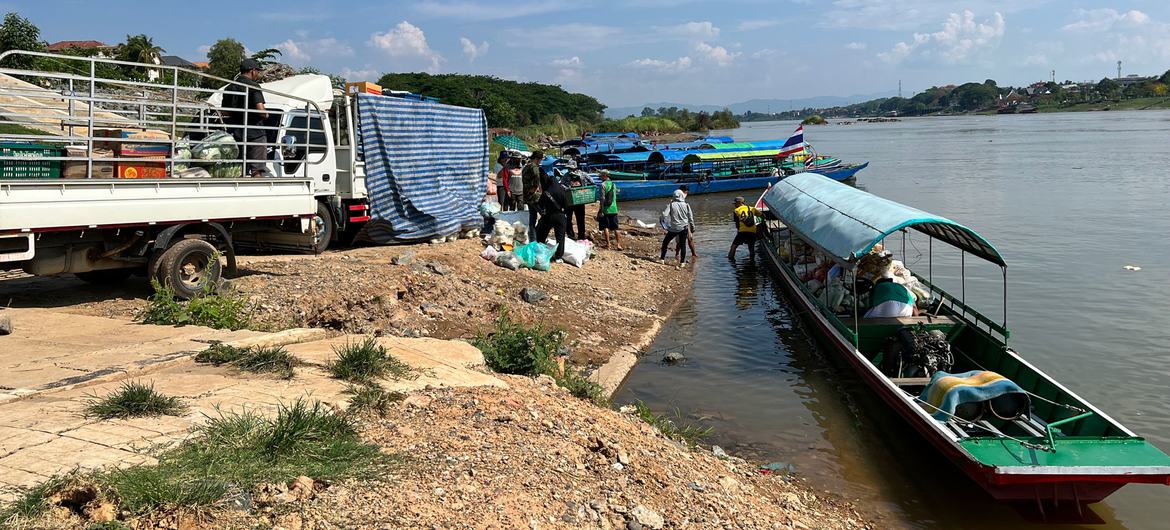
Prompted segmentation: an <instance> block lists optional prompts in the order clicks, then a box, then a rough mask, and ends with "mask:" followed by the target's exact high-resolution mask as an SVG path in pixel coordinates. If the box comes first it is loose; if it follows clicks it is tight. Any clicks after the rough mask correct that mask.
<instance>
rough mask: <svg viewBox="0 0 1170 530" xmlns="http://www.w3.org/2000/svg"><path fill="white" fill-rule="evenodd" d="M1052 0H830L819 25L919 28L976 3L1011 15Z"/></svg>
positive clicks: (993, 10)
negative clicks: (830, 3)
mask: <svg viewBox="0 0 1170 530" xmlns="http://www.w3.org/2000/svg"><path fill="white" fill-rule="evenodd" d="M1049 3H1052V0H978V1H972V0H833V2H832V7H829V8H828V9H826V10H825V11H824V16H823V17H822V18H821V23H820V25H822V26H826V27H833V28H860V29H864V30H866V31H871V30H875V29H876V30H892V31H915V30H919V31H920V30H921V29H922V28H924V27H928V26H930V25H931V24H933V23H934V21H936V20H939V19H942V18H943V17H946V16H947V15H949V14H951V13H961V12H963V11H965V10H968V9H971V8H972V6H978V9H979V10H980V11H983V12H999V13H1004V14H1007V15H1010V14H1012V13H1018V12H1020V11H1026V10H1028V9H1032V8H1035V7H1038V6H1042V5H1044V4H1049Z"/></svg>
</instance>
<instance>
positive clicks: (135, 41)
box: [117, 34, 166, 79]
mask: <svg viewBox="0 0 1170 530" xmlns="http://www.w3.org/2000/svg"><path fill="white" fill-rule="evenodd" d="M165 51H166V50H164V49H162V47H161V46H158V45H156V44H155V43H154V40H153V39H151V38H150V37H147V36H146V35H143V34H139V35H126V42H125V43H123V44H121V45H120V46H118V52H117V59H118V60H119V61H126V62H131V63H142V64H150V65H157V64H159V57H162V54H163V52H165ZM122 69H123V70H125V71H126V75H127V76H128V77H131V78H137V79H145V78H146V77H147V73H146V72H147V68H143V67H137V66H123V67H122ZM156 72H157V70H156ZM155 77H157V74H156V75H155Z"/></svg>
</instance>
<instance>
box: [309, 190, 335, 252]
mask: <svg viewBox="0 0 1170 530" xmlns="http://www.w3.org/2000/svg"><path fill="white" fill-rule="evenodd" d="M313 224H315V225H316V227H315V228H316V230H317V234H316V235H317V240H316V242H315V245H314V246H313V253H314V254H320V253H322V252H325V249H327V248H329V244H330V243H332V242H333V233H334V232H336V231H337V225H336V224H335V223H334V222H333V212H331V211H329V207H328V206H326V205H325V203H323V202H318V203H317V215H315V216H314V217H313Z"/></svg>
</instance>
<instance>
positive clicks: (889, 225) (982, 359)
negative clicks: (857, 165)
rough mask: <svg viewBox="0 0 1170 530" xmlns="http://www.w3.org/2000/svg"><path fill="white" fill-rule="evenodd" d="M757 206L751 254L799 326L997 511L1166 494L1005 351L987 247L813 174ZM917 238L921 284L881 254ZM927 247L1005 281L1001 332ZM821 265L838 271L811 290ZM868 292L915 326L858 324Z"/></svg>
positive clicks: (1148, 469) (1140, 462)
mask: <svg viewBox="0 0 1170 530" xmlns="http://www.w3.org/2000/svg"><path fill="white" fill-rule="evenodd" d="M761 203H762V205H763V206H764V207H765V208H766V210H765V211H764V212H763V213H764V221H763V222H762V223H761V225H760V226H761V229H760V234H761V236H760V239H759V244H760V245H761V246H762V249H763V254H764V256H765V257H764V259H765V261H766V262H767V265H768V267H769V268H770V269H771V270H772V271H773V273H774V275H775V277H776V278H777V281H778V282H779V284H780V285H781V287H782V290H783V291H784V292H785V294H786V295H787V297H788V298H790V299H791V301H792V302H793V303H794V305H796V306H797V308H796V309H797V311H796V313H799V314H801V315H802V318H804V319H806V320H807V321H808V323H809V324H810V326H811V328H812V329H813V331H814V332H815V334H816V335H817V338H818V339H819V340H820V342H822V343H823V344H824V345H825V346H826V347H827V350H828V351H829V352H830V354H831V355H832V356H833V357H834V358H835V359H839V360H841V361H843V364H845V365H847V366H848V367H849V368H850V369H851V370H852V371H854V372H856V373H857V374H858V375H859V377H860V379H861V380H863V381H864V382H865V383H866V384H867V386H869V387H870V389H871V390H872V391H873V392H874V393H876V394H877V395H878V396H879V397H880V398H881V400H882V403H883V404H884V405H885V406H887V407H889V408H891V409H893V410H894V411H895V412H896V413H897V414H898V415H899V416H900V417H901V418H902V419H903V420H905V422H906V423H907V424H908V425H909V426H910V427H912V428H913V429H914V431H916V432H917V433H918V434H919V435H921V436H922V437H923V438H925V439H926V440H927V441H928V442H929V443H930V444H931V445H933V446H934V447H935V448H936V449H937V450H938V451H939V452H940V453H941V454H943V455H944V456H945V457H946V458H948V459H949V460H951V461H952V462H954V463H955V464H956V465H957V467H959V468H960V469H961V470H962V471H964V472H965V473H966V474H967V475H968V476H969V477H971V478H972V479H973V480H974V481H975V482H977V483H978V484H979V485H981V486H982V487H983V488H984V489H985V490H986V491H987V492H988V493H989V494H991V495H992V496H993V497H994V498H996V499H999V500H1003V501H1025V502H1029V503H1034V504H1035V505H1036V506H1037V507H1039V509H1040V511H1041V513H1044V511H1045V509H1046V508H1047V507H1051V506H1052V505H1053V504H1059V503H1068V504H1067V505H1066V506H1076V507H1077V509H1078V510H1079V509H1080V507H1081V506H1083V505H1085V504H1089V503H1093V502H1098V501H1100V500H1102V499H1104V498H1106V497H1107V496H1108V495H1110V494H1112V493H1113V492H1114V491H1116V490H1117V489H1119V488H1121V487H1122V486H1124V485H1125V484H1128V483H1152V484H1170V457H1168V456H1167V455H1166V454H1165V453H1163V452H1162V451H1161V450H1159V449H1158V448H1157V447H1155V446H1154V445H1152V444H1150V443H1149V442H1147V441H1146V440H1144V439H1143V438H1141V437H1139V436H1138V435H1136V434H1135V433H1133V432H1132V431H1130V430H1129V429H1127V428H1126V427H1125V426H1123V425H1121V424H1120V423H1118V422H1117V421H1116V420H1114V419H1113V418H1111V417H1109V416H1108V415H1107V414H1106V413H1104V412H1103V411H1101V410H1100V409H1098V408H1097V407H1095V406H1093V405H1092V404H1091V403H1089V402H1087V401H1086V400H1084V399H1083V398H1081V397H1080V396H1078V395H1076V394H1075V393H1074V392H1073V391H1072V390H1070V389H1068V388H1066V387H1065V386H1064V385H1062V384H1061V383H1059V382H1058V381H1056V380H1054V379H1053V378H1052V377H1050V376H1049V375H1047V374H1045V373H1044V372H1043V371H1041V370H1040V369H1039V368H1037V367H1035V366H1033V365H1032V364H1031V363H1029V362H1028V361H1026V360H1025V359H1023V358H1022V357H1021V356H1020V355H1019V354H1018V353H1017V352H1016V351H1015V350H1014V349H1012V348H1011V347H1009V346H1008V339H1009V337H1010V331H1009V330H1008V327H1007V324H1006V294H1007V290H1006V281H1007V272H1006V271H1007V268H1006V267H1007V265H1006V262H1005V261H1004V259H1003V257H1002V255H1001V254H1000V253H999V251H998V250H996V248H995V247H994V246H993V245H992V244H991V243H990V242H988V241H987V240H986V239H985V238H983V237H982V236H981V235H979V234H978V233H976V232H975V231H973V230H971V229H969V228H967V227H965V226H963V225H961V224H959V223H956V222H954V221H952V220H950V219H946V218H944V217H940V216H937V215H933V214H930V213H927V212H923V211H921V210H918V209H915V208H911V207H908V206H905V205H902V204H898V203H896V202H893V201H889V200H886V199H882V198H880V197H876V196H874V195H871V194H868V193H866V192H864V191H861V190H858V189H855V188H853V187H850V186H842V185H840V184H839V183H836V182H834V181H832V180H831V179H828V178H826V177H823V176H820V175H817V174H812V173H804V174H797V175H793V176H791V177H787V178H785V179H784V180H782V181H780V182H779V183H777V184H775V185H773V186H772V187H771V188H770V189H769V190H768V191H766V192H765V193H764V195H763V197H762V198H761ZM911 232H913V233H914V234H916V235H925V236H926V237H927V238H928V239H929V241H928V247H927V248H928V249H929V251H928V254H927V256H926V257H925V258H926V262H927V264H928V265H927V266H928V269H927V271H928V272H927V275H926V276H925V277H924V276H922V275H919V274H916V273H914V272H913V271H909V270H908V269H905V267H904V265H900V264H898V263H897V262H895V261H894V260H892V259H890V258H891V257H890V256H888V255H886V254H885V253H882V252H879V251H878V250H877V249H878V248H880V245H881V244H882V243H883V242H884V241H885V240H886V238H887V237H896V238H900V237H906V236H907V235H908V234H909V233H911ZM935 241H937V242H940V243H945V244H947V245H950V246H951V247H954V248H955V249H958V251H959V252H960V253H961V259H960V262H961V263H963V264H966V262H967V261H966V260H967V258H969V257H974V258H978V259H981V260H983V261H985V262H988V263H991V264H993V265H995V266H998V267H1000V268H1001V270H1002V271H1003V278H1004V282H1005V287H1004V297H1005V301H1004V304H1005V305H1004V308H1005V318H1004V320H1003V321H1000V322H996V321H994V320H992V319H991V318H988V317H987V316H984V315H983V314H982V313H980V312H978V311H976V310H975V309H974V308H972V307H970V306H968V305H967V304H966V301H965V291H966V284H965V281H964V284H963V285H964V289H963V291H964V295H961V296H960V297H955V296H953V295H951V294H950V293H948V292H946V291H944V290H942V289H941V288H939V287H937V286H936V285H934V284H933V283H932V281H931V280H933V278H932V277H931V276H932V273H933V265H932V264H933V257H934V252H933V250H934V247H935V246H938V245H934V244H933V243H934V242H935ZM920 246H921V245H920ZM810 261H811V262H812V263H813V264H815V265H812V266H810V265H808V264H806V263H805V262H810ZM822 263H824V264H825V265H821V264H822ZM827 265H835V267H836V268H833V269H828V271H827V272H825V273H823V278H824V279H823V280H817V279H816V278H815V277H816V276H817V275H818V274H820V271H821V270H823V269H824V268H825V266H827ZM965 270H966V266H965V265H964V268H963V271H964V272H965ZM810 271H811V273H810ZM833 271H839V272H840V273H839V274H834V272H833ZM810 274H811V276H812V277H813V278H812V279H809V275H810ZM875 278H889V280H887V279H881V280H878V281H877V282H876V284H874V285H880V284H882V283H885V282H892V283H898V284H899V285H901V286H902V287H904V288H905V290H906V291H907V292H908V293H910V294H909V295H906V296H907V297H906V298H901V299H898V300H896V301H897V302H898V303H900V304H902V306H898V308H899V310H902V311H903V313H900V314H911V315H912V316H897V317H874V318H867V317H866V316H865V314H866V312H867V309H866V307H868V305H869V304H868V303H867V302H866V300H865V298H866V296H867V294H866V290H867V289H866V282H872V281H874V279H875ZM819 284H828V286H827V287H824V288H823V289H820V290H818V285H819ZM886 287H889V286H886ZM873 291H874V292H875V293H876V292H877V291H878V289H877V288H876V287H875V288H874V289H873ZM893 291H898V292H900V291H899V289H897V288H894V289H893ZM882 292H883V293H885V292H891V289H883V290H882ZM875 296H876V295H875ZM878 299H879V300H883V299H884V298H882V297H880V296H878ZM879 306H881V307H883V308H884V307H885V304H879ZM911 309H912V310H913V311H910V310H911ZM906 311H910V313H907V312H906ZM877 312H879V311H876V310H875V313H877Z"/></svg>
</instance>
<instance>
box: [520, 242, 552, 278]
mask: <svg viewBox="0 0 1170 530" xmlns="http://www.w3.org/2000/svg"><path fill="white" fill-rule="evenodd" d="M555 252H556V249H555V248H550V247H549V246H548V245H545V244H544V243H540V242H538V241H533V242H531V243H529V244H527V245H524V246H522V247H517V248H516V250H514V251H512V253H513V254H515V255H516V257H517V258H519V259H520V262H521V263H523V264H524V266H525V267H528V268H529V269H535V270H538V271H546V270H548V269H549V267H550V266H551V263H550V262H551V260H552V255H553V253H555Z"/></svg>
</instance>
